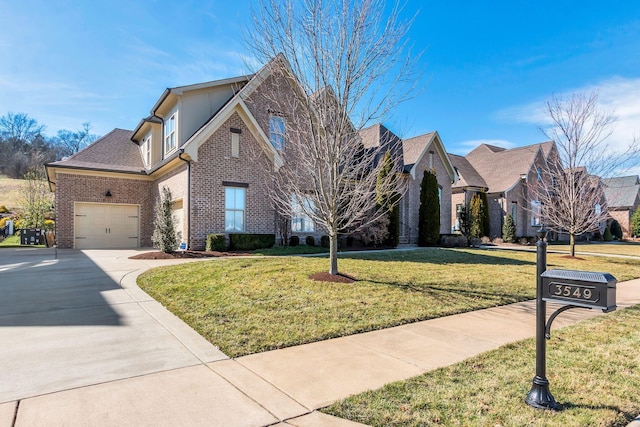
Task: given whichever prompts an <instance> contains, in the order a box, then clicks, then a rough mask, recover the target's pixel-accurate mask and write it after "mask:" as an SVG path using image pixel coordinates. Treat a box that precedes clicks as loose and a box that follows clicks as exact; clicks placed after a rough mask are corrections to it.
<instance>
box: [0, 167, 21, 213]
mask: <svg viewBox="0 0 640 427" xmlns="http://www.w3.org/2000/svg"><path fill="white" fill-rule="evenodd" d="M23 183H24V180H22V179H13V178H7V177H6V176H4V175H0V206H3V205H4V206H6V207H7V208H9V210H14V209H16V208H19V207H20V204H21V202H20V198H21V196H20V188H21V187H22V185H23Z"/></svg>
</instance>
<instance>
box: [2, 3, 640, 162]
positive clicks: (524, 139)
mask: <svg viewBox="0 0 640 427" xmlns="http://www.w3.org/2000/svg"><path fill="white" fill-rule="evenodd" d="M249 5H250V1H248V0H236V1H234V2H229V1H215V0H210V1H190V0H188V1H181V2H169V1H164V0H157V1H153V0H151V1H149V0H147V1H144V2H142V1H136V0H129V1H118V0H116V1H110V2H89V1H86V0H76V1H51V0H49V1H40V0H22V1H20V0H0V58H1V59H0V115H3V114H6V113H7V112H8V111H12V112H25V113H28V114H29V115H30V116H31V117H33V118H35V119H37V120H38V121H39V122H40V123H42V124H44V125H46V127H47V130H46V133H47V134H48V135H54V134H55V133H56V131H57V130H58V129H71V130H74V129H78V128H80V127H81V124H82V123H83V122H91V124H92V126H93V132H94V133H96V134H101V135H102V134H105V133H107V132H109V131H110V130H111V129H113V128H115V127H119V128H125V129H133V128H134V127H135V126H136V124H137V123H138V121H139V120H140V119H141V118H142V117H144V116H146V115H147V114H148V113H149V110H150V108H151V107H152V106H153V104H154V103H155V101H156V100H157V99H158V97H159V96H160V94H161V93H162V91H163V90H164V89H165V88H166V87H173V86H179V85H184V84H193V83H199V82H204V81H210V80H216V79H220V78H226V77H232V76H236V75H240V74H245V73H247V72H248V71H249V70H247V69H246V67H245V65H244V59H245V58H246V53H245V52H246V49H245V48H244V46H243V43H242V37H241V35H242V32H243V31H244V29H245V28H246V26H247V24H248V22H249V18H250V13H249V11H248V10H249ZM414 12H418V15H417V18H416V21H415V24H414V26H413V28H412V30H411V33H410V35H409V36H410V39H411V41H412V43H413V44H414V46H415V47H416V48H417V49H424V54H423V56H422V58H421V61H420V64H419V65H420V68H421V69H422V71H423V75H424V83H425V87H424V90H423V91H422V92H421V93H420V94H419V95H418V96H417V97H415V98H413V99H411V100H409V101H407V102H405V103H404V104H402V105H400V106H399V107H398V108H396V110H395V111H394V113H393V115H392V116H391V117H389V118H388V120H386V121H385V124H386V125H387V126H388V127H389V128H390V129H391V130H393V131H394V132H396V133H398V134H399V135H400V136H403V137H410V136H414V135H419V134H421V133H425V132H429V131H432V130H437V131H438V132H439V133H440V135H441V137H442V139H443V142H444V144H445V146H446V148H447V149H448V151H450V152H452V153H456V154H466V153H467V152H468V151H470V150H471V149H472V148H473V147H475V146H477V145H478V144H479V143H481V142H488V143H493V144H496V145H501V146H504V147H515V146H520V145H527V144H533V143H536V142H541V141H544V140H545V137H544V136H543V135H542V134H541V132H540V131H539V130H538V125H539V124H542V123H543V122H544V115H541V107H542V103H543V102H544V100H546V99H548V98H549V97H550V96H551V95H552V94H554V93H556V94H569V93H572V92H575V91H590V90H594V89H596V90H598V91H599V93H600V100H601V102H602V105H603V107H604V108H608V109H611V110H614V111H615V114H616V115H617V116H618V122H617V125H616V130H615V132H614V134H613V135H612V137H611V143H612V145H618V144H625V143H628V142H629V141H630V140H631V139H632V138H633V137H634V136H640V55H639V51H640V49H639V48H640V3H639V2H636V1H633V0H624V1H617V2H607V3H605V2H601V1H598V2H596V1H579V2H578V1H565V0H553V1H547V0H538V1H536V2H514V1H483V2H480V1H469V2H465V1H460V2H455V3H454V2H442V1H440V2H435V1H419V0H408V1H407V4H406V6H405V13H407V14H413V13H414Z"/></svg>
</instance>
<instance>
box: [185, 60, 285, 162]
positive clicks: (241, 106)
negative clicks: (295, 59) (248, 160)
mask: <svg viewBox="0 0 640 427" xmlns="http://www.w3.org/2000/svg"><path fill="white" fill-rule="evenodd" d="M276 66H280V67H284V68H285V69H286V70H290V65H289V62H288V61H287V59H286V58H285V57H284V55H281V54H279V55H278V56H276V57H275V58H273V59H272V60H271V61H269V63H268V64H266V65H265V66H264V67H262V68H261V69H260V70H259V71H258V72H257V73H255V74H253V75H251V78H250V79H249V81H248V82H247V84H245V85H244V86H243V87H242V88H241V89H240V90H239V91H238V92H237V93H236V94H235V95H234V96H233V97H232V98H231V99H229V100H228V101H227V102H226V103H225V104H224V105H223V106H222V107H221V108H220V109H219V110H218V111H217V112H216V113H215V114H214V115H213V116H212V117H211V118H210V119H209V120H208V121H206V122H205V123H204V124H203V125H202V126H201V127H200V128H199V129H198V130H197V131H196V132H195V133H194V134H193V135H191V136H190V137H189V138H188V139H187V141H185V143H184V144H182V146H181V147H180V150H178V151H179V152H184V153H186V154H188V155H189V157H191V158H192V159H193V160H196V161H197V160H198V148H199V147H200V146H201V145H202V144H203V143H204V142H205V141H206V139H207V137H208V136H209V135H210V134H211V133H212V132H214V131H215V130H216V129H217V128H218V127H219V126H221V125H222V124H223V123H224V121H226V120H227V119H228V118H229V117H231V115H232V114H233V113H235V112H237V113H238V114H240V116H241V118H242V119H243V120H244V121H245V123H247V124H248V127H249V130H250V131H251V133H252V134H253V135H254V137H255V138H256V140H257V141H258V142H259V143H262V146H263V148H264V149H265V150H267V151H268V152H270V154H271V155H273V160H274V164H275V166H276V167H280V166H282V165H283V161H282V158H281V156H280V154H279V153H278V150H276V148H275V147H274V146H273V145H272V144H271V143H270V141H269V137H268V136H267V135H266V134H265V133H264V131H263V129H262V128H261V127H260V125H259V124H258V122H257V120H256V119H255V117H254V116H253V114H252V113H251V111H250V110H249V108H248V107H247V105H246V104H245V102H244V100H245V99H247V97H249V96H250V95H251V93H252V92H253V91H254V90H255V89H256V88H257V87H258V86H259V85H260V84H261V83H262V82H263V81H265V79H266V78H267V77H268V76H269V75H270V74H271V72H272V69H273V67H276ZM175 155H177V154H175Z"/></svg>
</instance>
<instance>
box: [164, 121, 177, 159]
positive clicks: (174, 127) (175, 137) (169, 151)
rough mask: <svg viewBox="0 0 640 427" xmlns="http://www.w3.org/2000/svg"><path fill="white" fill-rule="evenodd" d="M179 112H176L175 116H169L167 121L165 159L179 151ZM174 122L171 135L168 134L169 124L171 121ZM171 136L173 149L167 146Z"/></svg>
mask: <svg viewBox="0 0 640 427" xmlns="http://www.w3.org/2000/svg"><path fill="white" fill-rule="evenodd" d="M177 116H178V112H177V111H176V112H174V113H173V114H171V115H170V116H169V118H168V119H167V120H165V123H164V141H163V143H164V154H165V157H166V156H167V155H168V154H171V153H173V152H174V151H176V150H177V149H178V117H177ZM172 120H173V129H172V131H171V132H170V133H167V123H169V122H170V121H172ZM170 136H173V147H169V146H168V144H167V140H168V139H169V137H170Z"/></svg>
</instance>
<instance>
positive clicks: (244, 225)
mask: <svg viewBox="0 0 640 427" xmlns="http://www.w3.org/2000/svg"><path fill="white" fill-rule="evenodd" d="M227 189H232V190H242V191H243V194H244V203H243V205H244V209H227ZM224 191H225V195H224V204H225V206H224V231H225V232H226V233H244V232H246V230H247V189H246V188H245V187H233V186H226V187H224ZM227 212H242V230H236V229H233V230H229V229H227Z"/></svg>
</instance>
